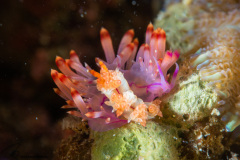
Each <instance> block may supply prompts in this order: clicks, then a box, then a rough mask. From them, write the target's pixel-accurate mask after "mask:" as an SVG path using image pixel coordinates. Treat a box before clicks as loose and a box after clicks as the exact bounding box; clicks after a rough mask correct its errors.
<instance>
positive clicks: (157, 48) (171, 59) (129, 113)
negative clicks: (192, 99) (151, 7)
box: [51, 23, 179, 131]
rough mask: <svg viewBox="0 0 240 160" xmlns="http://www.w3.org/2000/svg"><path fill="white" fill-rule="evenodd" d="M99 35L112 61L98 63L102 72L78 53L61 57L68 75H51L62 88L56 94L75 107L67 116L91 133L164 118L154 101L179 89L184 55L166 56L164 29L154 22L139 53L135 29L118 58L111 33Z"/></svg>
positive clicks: (62, 68) (122, 44)
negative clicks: (77, 119) (80, 121)
mask: <svg viewBox="0 0 240 160" xmlns="http://www.w3.org/2000/svg"><path fill="white" fill-rule="evenodd" d="M100 36H101V43H102V47H103V50H104V53H105V56H106V60H107V61H106V62H105V61H103V60H101V59H98V58H96V63H97V64H98V65H99V66H100V68H101V70H100V73H98V72H96V71H94V70H92V69H91V68H90V67H89V66H88V65H87V64H85V67H84V66H83V65H82V63H81V62H80V61H79V59H78V56H77V54H76V53H75V51H73V50H72V51H71V52H70V59H67V60H64V59H62V58H61V57H57V58H56V64H57V66H58V68H59V69H60V71H61V72H62V73H63V74H62V73H59V72H57V71H56V70H52V71H51V75H52V78H53V80H54V82H55V83H56V85H57V86H58V88H56V89H54V91H55V92H56V93H57V94H59V95H60V96H61V97H62V98H64V99H65V100H67V101H66V102H67V104H68V105H65V106H63V108H73V109H74V110H71V111H69V112H68V113H69V114H72V115H74V116H77V117H81V118H82V119H84V120H87V121H88V124H89V126H90V128H92V129H93V130H96V131H106V130H110V129H113V128H117V127H120V126H122V125H124V124H126V123H128V122H130V121H135V122H138V123H140V124H141V125H143V126H145V125H146V120H147V119H151V118H153V117H154V116H156V115H158V116H160V117H161V116H162V114H161V111H160V108H159V106H157V105H155V104H154V103H152V102H153V100H154V99H155V98H156V97H160V96H162V95H163V94H165V93H168V92H169V91H170V90H171V89H172V88H173V87H174V84H175V80H176V76H177V73H178V69H179V68H178V65H177V63H175V62H176V61H177V59H178V57H179V53H178V52H177V51H174V52H171V51H167V52H165V43H166V35H165V32H164V30H162V29H160V28H158V29H156V30H154V29H153V25H152V24H151V23H150V24H149V25H148V27H147V31H146V43H145V44H143V45H141V47H140V48H139V50H138V52H137V47H138V40H137V39H134V40H133V36H134V32H133V30H129V31H127V32H126V33H125V35H124V36H123V38H122V40H121V42H120V45H119V49H118V52H117V57H115V54H114V50H113V46H112V40H111V38H110V35H109V33H108V31H107V30H106V29H104V28H102V29H101V31H100ZM135 55H136V61H134V57H135ZM174 64H175V65H176V69H175V71H174V73H173V74H172V76H171V78H170V74H168V73H167V71H168V70H169V68H170V67H171V66H172V65H174ZM70 68H72V69H73V70H75V72H74V71H72V69H70ZM114 111H116V113H114Z"/></svg>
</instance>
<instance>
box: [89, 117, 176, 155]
mask: <svg viewBox="0 0 240 160" xmlns="http://www.w3.org/2000/svg"><path fill="white" fill-rule="evenodd" d="M92 137H93V139H94V143H93V147H92V151H91V154H92V160H139V159H144V160H168V159H169V160H175V159H178V151H177V147H178V145H179V144H180V139H179V138H178V135H177V129H175V128H174V127H172V126H166V125H159V124H157V123H155V122H152V121H149V122H147V125H146V127H143V126H141V125H139V124H136V123H134V122H132V123H129V124H127V125H125V126H123V127H121V128H117V129H114V130H110V131H107V132H93V133H92Z"/></svg>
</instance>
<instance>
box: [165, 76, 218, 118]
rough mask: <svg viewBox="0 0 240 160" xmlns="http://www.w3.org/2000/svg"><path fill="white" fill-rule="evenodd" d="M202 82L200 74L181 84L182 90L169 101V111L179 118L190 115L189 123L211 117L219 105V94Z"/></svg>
mask: <svg viewBox="0 0 240 160" xmlns="http://www.w3.org/2000/svg"><path fill="white" fill-rule="evenodd" d="M206 84H207V83H206V82H203V81H201V80H200V76H199V75H198V74H194V75H192V76H191V77H190V78H189V79H188V80H187V81H183V82H182V83H180V90H179V91H178V92H177V93H176V94H175V95H174V96H173V98H172V99H170V101H169V109H170V110H171V111H173V112H174V113H176V114H177V115H178V116H179V115H180V116H184V115H188V121H196V120H200V119H202V118H204V117H207V116H210V114H211V111H212V109H214V108H215V107H216V106H217V105H216V104H217V100H218V97H217V94H216V93H215V92H214V91H213V89H212V88H211V87H209V86H207V85H206Z"/></svg>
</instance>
